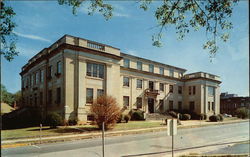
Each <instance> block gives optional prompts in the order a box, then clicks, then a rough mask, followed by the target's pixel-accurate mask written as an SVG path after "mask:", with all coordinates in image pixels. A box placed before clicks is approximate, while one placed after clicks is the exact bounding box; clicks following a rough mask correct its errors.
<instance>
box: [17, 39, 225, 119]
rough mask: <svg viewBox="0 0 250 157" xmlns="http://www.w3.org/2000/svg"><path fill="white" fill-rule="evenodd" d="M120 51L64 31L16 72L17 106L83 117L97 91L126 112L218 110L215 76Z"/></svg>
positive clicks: (85, 117) (85, 116) (217, 91)
mask: <svg viewBox="0 0 250 157" xmlns="http://www.w3.org/2000/svg"><path fill="white" fill-rule="evenodd" d="M185 72H186V70H185V69H182V68H178V67H175V66H171V65H167V64H163V63H159V62H155V61H152V60H149V59H144V58H140V57H137V56H133V55H129V54H125V53H122V52H121V51H120V49H118V48H115V47H112V46H109V45H105V44H101V43H97V42H93V41H90V40H86V39H83V38H78V37H74V36H70V35H65V36H63V37H62V38H60V39H59V40H58V41H56V42H55V43H54V44H52V45H51V46H50V47H48V48H44V49H43V50H42V51H40V52H39V53H38V54H36V55H35V56H34V57H32V58H31V59H30V60H29V61H28V63H27V64H26V65H24V66H23V67H22V72H21V73H20V75H21V78H22V98H23V102H22V104H23V106H34V107H38V108H40V109H41V112H42V113H44V114H46V113H48V112H52V111H54V112H58V113H59V114H61V115H62V116H63V118H65V119H71V118H78V119H79V120H82V121H85V120H88V116H89V115H90V113H89V107H90V106H91V104H92V103H93V101H94V99H96V98H97V97H98V96H99V95H103V94H107V95H111V96H113V97H115V98H116V100H117V102H118V104H119V106H120V107H121V108H123V109H124V110H125V111H124V112H128V111H130V110H131V109H140V110H143V111H145V112H146V113H161V112H166V111H169V110H174V109H178V110H184V109H185V110H191V111H194V112H196V113H205V114H208V115H211V114H218V113H220V97H219V96H220V86H219V85H220V83H221V81H220V78H219V76H216V75H212V74H208V73H204V72H197V73H192V74H184V73H185Z"/></svg>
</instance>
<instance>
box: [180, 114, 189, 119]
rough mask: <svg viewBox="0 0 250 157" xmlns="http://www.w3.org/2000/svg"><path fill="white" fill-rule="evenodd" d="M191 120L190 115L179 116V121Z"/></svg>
mask: <svg viewBox="0 0 250 157" xmlns="http://www.w3.org/2000/svg"><path fill="white" fill-rule="evenodd" d="M190 119H191V115H190V114H183V115H182V116H181V120H190Z"/></svg>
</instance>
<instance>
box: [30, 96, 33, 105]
mask: <svg viewBox="0 0 250 157" xmlns="http://www.w3.org/2000/svg"><path fill="white" fill-rule="evenodd" d="M32 105H33V100H32V95H30V106H32Z"/></svg>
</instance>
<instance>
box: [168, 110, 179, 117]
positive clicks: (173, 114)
mask: <svg viewBox="0 0 250 157" xmlns="http://www.w3.org/2000/svg"><path fill="white" fill-rule="evenodd" d="M168 114H169V115H170V116H172V117H173V118H177V114H178V113H176V112H174V111H170V112H169V113H168Z"/></svg>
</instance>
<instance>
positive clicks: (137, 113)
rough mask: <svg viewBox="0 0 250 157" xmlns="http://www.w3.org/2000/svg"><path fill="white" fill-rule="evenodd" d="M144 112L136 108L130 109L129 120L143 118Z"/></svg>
mask: <svg viewBox="0 0 250 157" xmlns="http://www.w3.org/2000/svg"><path fill="white" fill-rule="evenodd" d="M143 114H144V112H143V111H140V110H137V111H134V112H133V111H132V113H131V120H144V115H143Z"/></svg>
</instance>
